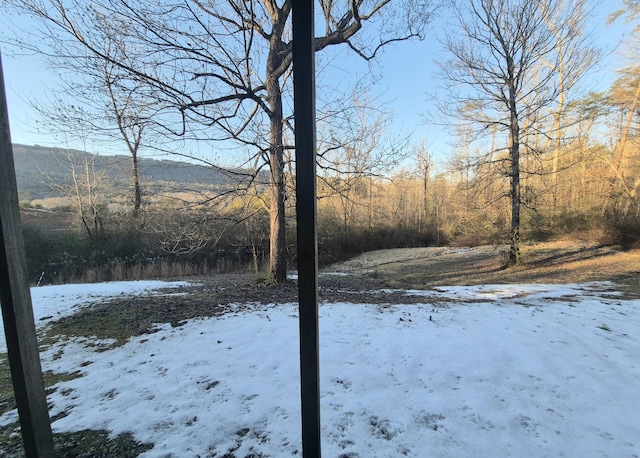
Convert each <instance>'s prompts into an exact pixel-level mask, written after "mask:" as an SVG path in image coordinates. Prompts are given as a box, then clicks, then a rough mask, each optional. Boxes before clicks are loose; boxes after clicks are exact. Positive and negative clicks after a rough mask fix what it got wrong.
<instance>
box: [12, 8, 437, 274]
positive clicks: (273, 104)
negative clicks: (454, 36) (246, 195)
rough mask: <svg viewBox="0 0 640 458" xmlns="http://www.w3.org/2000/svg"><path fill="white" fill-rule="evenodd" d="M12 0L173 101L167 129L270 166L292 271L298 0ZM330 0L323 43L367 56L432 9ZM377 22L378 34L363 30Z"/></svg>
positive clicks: (273, 218)
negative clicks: (290, 163)
mask: <svg viewBox="0 0 640 458" xmlns="http://www.w3.org/2000/svg"><path fill="white" fill-rule="evenodd" d="M7 3H8V4H11V5H13V6H14V7H17V8H18V10H20V11H22V12H26V13H28V14H31V15H33V16H35V17H37V18H38V19H40V20H41V25H42V27H41V30H40V31H41V33H42V34H43V36H45V37H48V38H49V39H51V38H53V39H57V40H66V41H67V42H69V43H75V44H76V45H77V46H78V47H79V48H80V49H82V52H85V53H86V52H88V53H89V55H91V56H93V57H94V58H97V59H101V60H104V61H107V62H109V63H111V64H112V65H114V66H115V67H117V68H118V69H119V70H120V71H122V72H124V73H126V74H127V75H129V77H130V78H131V79H132V80H135V81H137V82H140V83H143V84H144V85H146V86H147V87H148V88H149V89H150V91H149V92H151V91H153V92H154V94H155V95H156V97H157V98H158V100H157V102H158V104H160V105H162V106H163V110H161V112H160V113H156V118H155V122H156V123H157V124H158V126H160V127H161V128H162V129H164V131H165V132H167V133H169V134H172V135H177V136H180V137H182V138H183V139H186V140H190V139H203V138H204V139H206V140H207V141H209V142H212V143H214V144H217V145H227V144H228V141H229V140H233V141H234V142H235V145H236V146H235V151H234V154H235V155H236V157H237V156H241V157H242V159H241V160H239V162H240V163H243V164H253V165H254V166H255V170H254V171H253V172H252V173H250V174H248V176H247V180H249V181H252V180H255V178H256V176H257V173H258V171H259V170H260V169H261V168H262V167H264V166H266V167H268V169H269V171H270V183H269V185H270V190H271V191H270V199H269V200H270V202H269V206H270V210H269V213H270V227H271V230H270V232H271V237H270V239H271V241H270V275H271V279H272V280H273V281H277V282H279V281H283V280H284V279H285V278H286V246H285V198H286V184H285V158H286V156H285V150H286V148H287V145H286V142H285V138H286V135H285V132H286V130H287V129H290V128H291V125H290V122H289V119H290V111H291V104H290V103H289V100H290V92H291V91H290V72H291V65H292V46H291V31H290V26H289V20H290V15H291V8H292V3H293V1H292V0H281V1H280V2H278V1H276V0H251V1H241V0H226V1H199V0H171V1H167V2H156V3H146V4H141V3H140V2H133V1H129V0H99V1H94V2H90V3H87V2H82V1H77V0H76V1H71V2H67V1H65V2H63V1H62V0H8V1H7ZM320 6H321V8H320V12H321V15H322V16H321V18H319V20H321V21H322V24H323V26H324V27H322V28H323V29H324V30H322V36H320V37H317V38H316V50H317V51H320V50H322V49H325V48H327V47H330V46H333V45H338V44H345V45H346V46H349V48H350V49H352V50H353V51H354V52H355V53H356V54H357V55H358V56H360V57H362V58H364V59H367V60H370V59H373V58H374V57H375V56H376V54H377V53H378V52H379V51H380V49H381V48H382V47H384V46H385V45H387V44H389V43H392V42H396V41H401V40H406V39H409V38H413V37H421V34H422V32H423V28H424V25H425V24H426V22H427V21H428V20H429V18H430V14H431V11H432V9H431V0H404V1H403V2H393V3H392V2H391V0H373V1H370V0H354V1H325V0H322V1H321V2H320ZM367 23H372V24H373V27H371V28H370V29H371V33H365V32H361V30H362V29H363V27H364V25H365V24H367ZM319 29H320V28H319ZM368 29H369V28H367V30H368ZM114 34H115V35H116V36H117V35H119V34H122V35H123V37H124V38H125V39H124V40H123V41H122V43H125V44H126V46H127V47H132V48H133V49H135V50H136V52H135V54H134V56H129V55H128V54H127V52H126V49H125V50H124V52H123V53H116V54H114V53H113V50H112V49H110V48H109V47H107V46H106V45H105V43H108V40H107V38H108V37H109V36H112V35H114Z"/></svg>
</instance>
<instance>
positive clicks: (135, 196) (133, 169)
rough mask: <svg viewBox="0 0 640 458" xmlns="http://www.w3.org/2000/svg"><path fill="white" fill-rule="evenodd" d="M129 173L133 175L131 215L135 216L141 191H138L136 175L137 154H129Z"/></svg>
mask: <svg viewBox="0 0 640 458" xmlns="http://www.w3.org/2000/svg"><path fill="white" fill-rule="evenodd" d="M131 173H132V175H133V216H134V217H137V216H138V214H139V213H140V207H141V206H142V192H141V191H140V177H139V175H138V154H137V153H135V154H132V155H131Z"/></svg>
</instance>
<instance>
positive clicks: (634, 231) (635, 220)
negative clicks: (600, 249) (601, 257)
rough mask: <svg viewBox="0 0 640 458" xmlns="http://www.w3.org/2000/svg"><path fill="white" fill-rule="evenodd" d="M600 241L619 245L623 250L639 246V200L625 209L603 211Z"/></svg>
mask: <svg viewBox="0 0 640 458" xmlns="http://www.w3.org/2000/svg"><path fill="white" fill-rule="evenodd" d="M602 243H604V244H605V245H620V246H621V247H622V248H623V249H625V250H628V249H631V248H637V247H639V246H640V201H636V202H634V203H633V205H629V207H628V208H627V209H619V208H610V209H608V210H607V211H606V212H605V221H604V231H603V237H602Z"/></svg>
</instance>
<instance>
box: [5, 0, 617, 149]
mask: <svg viewBox="0 0 640 458" xmlns="http://www.w3.org/2000/svg"><path fill="white" fill-rule="evenodd" d="M620 8H621V0H615V1H611V0H607V1H602V2H600V4H599V5H598V6H597V7H596V10H595V11H596V15H595V16H594V18H593V19H592V24H591V27H592V28H593V33H594V36H595V40H596V41H597V42H599V43H601V45H602V46H603V47H604V48H606V49H609V50H611V49H613V48H614V47H615V45H616V44H617V43H618V42H619V41H620V40H621V38H622V37H623V35H624V33H625V32H626V31H627V30H628V27H625V25H624V23H623V21H618V22H617V23H616V25H615V26H606V25H605V21H606V18H607V16H608V15H609V14H610V13H611V12H613V11H615V10H617V9H620ZM445 23H446V18H444V17H443V18H440V19H438V20H437V21H436V22H434V24H433V25H432V30H431V33H430V34H429V35H428V36H427V39H425V40H424V41H413V42H407V43H401V44H397V45H394V46H391V47H389V48H387V49H386V50H385V51H384V53H383V54H382V55H381V56H379V58H378V59H377V62H376V63H375V64H374V66H373V69H374V71H375V72H376V73H379V74H380V76H381V78H380V80H379V81H378V82H377V84H376V85H375V86H374V87H372V88H371V89H370V91H371V93H372V94H374V95H376V94H379V95H380V97H379V100H381V101H384V102H386V107H387V108H388V109H389V110H390V111H391V112H392V113H393V114H394V118H393V122H392V130H393V131H394V132H398V135H403V136H406V135H409V134H411V135H412V137H413V138H414V139H415V140H419V139H422V140H424V141H425V142H426V144H427V145H428V147H429V149H430V151H431V152H432V154H434V156H435V157H437V158H443V157H446V153H447V152H448V151H449V149H450V147H449V145H448V142H449V140H450V137H449V134H448V133H447V132H446V131H445V130H444V128H443V127H441V126H430V125H426V124H425V122H424V114H425V112H426V111H427V110H428V103H429V102H428V93H430V92H432V91H435V90H436V89H437V86H438V84H439V81H438V80H437V79H436V78H435V72H436V66H435V64H434V60H435V59H443V58H444V54H443V51H442V49H441V45H440V43H439V41H438V37H439V36H441V33H442V28H443V25H444V24H445ZM21 26H22V27H23V28H28V26H29V24H28V22H25V23H24V24H21ZM338 54H339V56H338V57H337V58H336V59H335V61H333V62H332V65H331V66H330V68H329V69H328V70H327V71H329V72H331V78H332V79H334V80H335V81H341V80H344V81H345V82H349V81H353V80H354V79H357V78H358V75H359V74H362V73H365V72H366V71H367V68H368V67H367V64H366V63H364V61H361V60H360V59H358V58H357V57H355V56H354V55H353V53H350V52H349V51H348V50H346V49H344V50H342V51H340V52H339V53H338ZM2 60H3V66H4V77H5V85H6V90H7V98H8V103H9V115H10V123H11V136H12V140H13V142H14V143H22V144H40V145H46V146H59V147H65V146H71V147H75V148H78V147H82V146H81V145H75V144H74V145H65V144H61V142H62V140H60V139H57V138H54V137H53V136H51V135H42V134H38V133H37V132H36V128H35V127H34V113H33V112H32V110H31V108H30V106H29V104H28V103H27V100H29V99H38V100H42V99H43V98H46V93H47V92H49V91H53V90H55V87H56V86H55V84H56V75H55V73H54V72H52V71H51V70H50V69H48V68H47V67H46V65H45V64H44V62H43V61H42V59H40V58H39V57H38V56H36V55H30V56H22V57H19V58H16V57H13V56H12V55H11V54H10V53H8V52H6V50H3V56H2ZM620 65H621V59H620V56H619V55H618V54H617V53H615V52H614V53H611V54H610V55H609V56H608V57H607V58H606V59H605V60H604V61H603V63H602V65H601V68H600V69H598V70H597V71H596V72H595V73H594V74H593V76H592V79H591V80H592V81H593V87H594V88H598V89H606V88H607V87H608V85H609V84H610V83H611V82H612V81H613V79H614V78H615V70H616V68H619V67H620ZM86 148H87V149H88V150H93V149H95V148H92V145H86Z"/></svg>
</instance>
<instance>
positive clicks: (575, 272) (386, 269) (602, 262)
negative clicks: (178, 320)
mask: <svg viewBox="0 0 640 458" xmlns="http://www.w3.org/2000/svg"><path fill="white" fill-rule="evenodd" d="M523 259H524V262H523V264H522V265H520V266H517V267H512V268H508V269H507V268H505V260H506V247H495V246H482V247H475V248H469V249H460V248H412V249H402V250H380V251H375V252H370V253H365V254H363V255H361V256H359V257H357V258H355V259H352V260H350V261H348V262H346V263H343V264H341V265H339V266H334V267H335V268H336V269H337V270H341V271H345V272H351V273H359V274H366V275H368V276H371V277H375V278H377V279H379V280H380V281H382V282H384V283H385V284H387V285H389V286H391V287H397V288H429V287H433V286H453V285H480V284H504V283H578V282H587V281H604V280H611V281H615V282H617V283H620V284H621V287H622V288H623V289H625V290H627V291H628V292H629V293H630V294H637V295H639V297H640V286H639V285H638V283H639V280H640V250H631V251H622V250H620V249H618V248H616V247H609V246H601V245H598V244H596V243H592V242H585V241H574V240H561V241H555V242H548V243H539V244H535V245H529V246H525V247H524V248H523Z"/></svg>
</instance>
